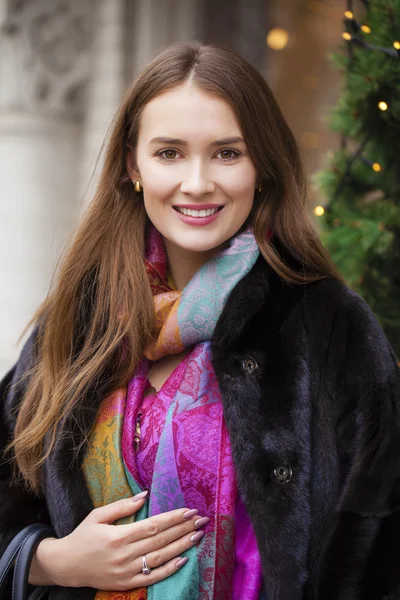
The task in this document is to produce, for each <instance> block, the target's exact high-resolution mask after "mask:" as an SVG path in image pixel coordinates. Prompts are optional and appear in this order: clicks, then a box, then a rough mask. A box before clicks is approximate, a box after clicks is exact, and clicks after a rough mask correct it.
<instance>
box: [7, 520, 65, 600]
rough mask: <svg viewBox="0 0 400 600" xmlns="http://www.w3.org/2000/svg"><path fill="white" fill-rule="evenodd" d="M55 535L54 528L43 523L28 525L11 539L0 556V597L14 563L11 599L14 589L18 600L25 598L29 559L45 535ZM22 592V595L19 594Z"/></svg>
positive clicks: (24, 599)
mask: <svg viewBox="0 0 400 600" xmlns="http://www.w3.org/2000/svg"><path fill="white" fill-rule="evenodd" d="M54 535H55V532H54V530H53V529H52V528H51V527H50V526H49V525H45V524H43V523H33V524H32V525H28V526H27V527H25V528H24V529H22V531H20V532H19V533H17V535H16V536H15V537H14V538H13V539H12V540H11V542H10V543H9V545H8V546H7V548H6V550H5V552H4V554H3V556H2V557H1V558H0V598H2V596H3V594H4V590H5V587H6V583H7V576H8V574H9V573H10V571H11V570H12V568H13V566H14V563H15V567H14V579H13V600H14V597H15V592H14V590H15V589H16V591H17V593H18V594H19V596H16V598H18V600H26V598H25V596H26V593H27V589H28V576H29V569H30V565H31V560H32V556H33V553H34V551H35V550H36V548H37V546H38V544H39V542H41V541H42V540H43V539H44V538H45V537H52V536H54ZM21 594H23V595H21Z"/></svg>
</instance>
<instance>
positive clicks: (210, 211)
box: [172, 206, 224, 219]
mask: <svg viewBox="0 0 400 600" xmlns="http://www.w3.org/2000/svg"><path fill="white" fill-rule="evenodd" d="M172 208H173V209H174V210H176V211H177V212H180V213H181V214H182V215H186V216H188V217H197V218H199V219H201V218H202V217H203V218H204V217H211V216H212V215H215V213H216V212H218V211H220V210H222V209H223V208H224V207H223V206H219V207H218V208H207V209H202V210H194V209H192V208H180V207H179V206H173V207H172Z"/></svg>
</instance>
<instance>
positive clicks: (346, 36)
mask: <svg viewBox="0 0 400 600" xmlns="http://www.w3.org/2000/svg"><path fill="white" fill-rule="evenodd" d="M342 38H343V39H344V40H346V41H347V42H349V41H350V40H351V35H350V33H349V32H348V31H345V32H344V33H343V34H342Z"/></svg>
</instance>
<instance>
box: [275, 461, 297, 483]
mask: <svg viewBox="0 0 400 600" xmlns="http://www.w3.org/2000/svg"><path fill="white" fill-rule="evenodd" d="M292 477H293V471H292V467H290V466H289V465H279V466H278V467H276V468H275V469H274V471H273V474H272V479H273V480H274V481H276V483H279V484H280V485H284V484H285V483H289V481H290V480H291V479H292Z"/></svg>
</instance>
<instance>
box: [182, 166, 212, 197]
mask: <svg viewBox="0 0 400 600" xmlns="http://www.w3.org/2000/svg"><path fill="white" fill-rule="evenodd" d="M214 190H215V184H214V183H213V182H212V181H210V180H209V179H208V177H207V173H206V171H205V170H204V169H203V168H202V167H201V166H200V165H197V166H195V167H193V169H192V170H191V171H190V174H189V176H188V178H187V179H185V180H184V181H182V183H181V192H182V193H183V194H189V195H190V196H193V197H194V198H201V197H202V196H204V195H205V194H210V193H212V192H213V191H214Z"/></svg>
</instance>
